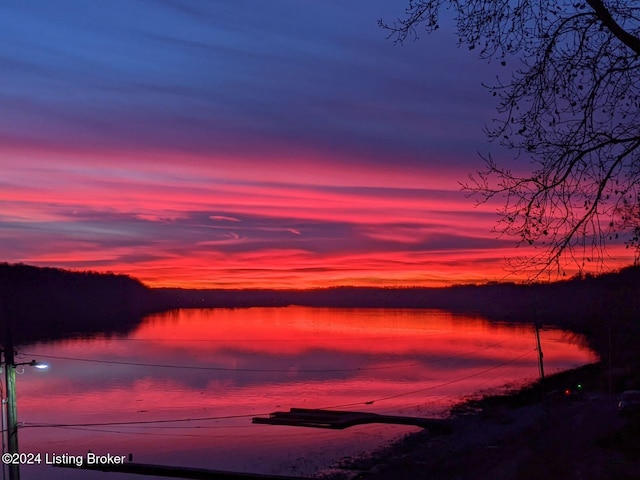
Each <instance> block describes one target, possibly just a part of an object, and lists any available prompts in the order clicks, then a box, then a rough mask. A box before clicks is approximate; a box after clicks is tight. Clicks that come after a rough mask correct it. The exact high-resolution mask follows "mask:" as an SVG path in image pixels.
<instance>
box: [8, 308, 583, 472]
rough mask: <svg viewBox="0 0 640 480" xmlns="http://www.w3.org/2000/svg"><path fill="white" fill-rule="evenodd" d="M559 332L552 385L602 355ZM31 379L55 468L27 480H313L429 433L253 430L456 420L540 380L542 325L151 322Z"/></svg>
mask: <svg viewBox="0 0 640 480" xmlns="http://www.w3.org/2000/svg"><path fill="white" fill-rule="evenodd" d="M572 339H573V337H572V336H570V335H567V334H566V333H564V332H562V331H560V330H557V329H544V330H543V331H542V332H541V344H542V349H543V351H544V362H545V370H546V371H547V372H549V373H553V372H555V371H559V370H565V369H568V368H572V367H576V366H579V365H583V364H585V363H588V362H590V361H593V360H594V359H595V357H594V355H593V354H592V353H591V352H589V351H588V350H586V349H585V348H584V347H582V346H580V345H579V344H578V343H576V342H575V341H573V340H572ZM18 354H19V355H18V357H17V359H16V360H17V361H18V362H28V361H30V360H31V359H36V360H38V361H44V362H47V363H48V364H49V365H50V368H49V369H48V370H46V371H36V369H33V368H31V367H29V366H24V367H20V368H19V373H22V375H18V376H17V399H18V400H17V401H18V417H19V421H20V430H19V442H20V450H21V452H23V453H33V454H40V462H39V463H40V464H39V465H24V466H22V467H21V473H22V480H30V479H34V480H35V479H40V478H50V479H63V478H64V479H76V478H77V479H93V478H95V479H98V478H100V479H108V480H111V479H114V480H116V479H121V478H122V479H125V478H151V477H139V476H134V475H124V474H115V473H110V474H105V473H100V472H87V471H74V470H69V469H67V468H56V467H53V466H51V465H46V464H45V460H47V461H51V460H52V459H54V458H58V460H60V458H59V457H54V455H59V456H63V457H64V456H65V455H66V456H67V457H69V458H68V460H67V461H68V462H72V460H73V459H72V458H71V457H72V456H73V457H75V456H77V455H84V454H86V453H87V452H88V451H92V452H94V453H96V454H101V455H104V454H111V455H115V456H126V457H127V458H128V456H129V455H130V454H131V456H132V458H133V461H134V462H140V463H151V464H162V465H174V466H189V467H199V468H209V469H218V470H232V471H247V472H256V473H269V474H280V475H309V474H313V473H316V472H318V471H320V470H322V469H325V468H327V467H328V466H329V465H331V464H333V463H335V462H336V461H339V460H340V459H342V458H345V457H347V456H353V455H358V454H362V453H364V452H366V451H369V450H372V449H376V448H379V447H381V446H383V445H385V444H388V443H389V442H392V441H393V440H395V439H397V438H399V437H400V436H402V435H405V434H407V433H409V432H412V431H417V428H416V427H410V426H395V425H362V426H356V427H352V428H349V429H346V430H337V431H336V430H326V429H312V428H301V427H288V426H273V425H258V424H252V422H251V419H252V417H255V416H268V414H269V413H271V412H274V411H286V410H288V409H289V408H292V407H304V408H333V409H341V410H354V411H366V412H375V413H385V414H394V415H407V416H423V417H441V416H443V415H445V413H446V410H447V408H448V407H449V406H451V404H452V403H454V402H456V401H459V400H460V399H461V398H463V397H464V396H467V395H472V394H474V393H478V392H482V391H495V390H499V389H501V388H504V387H505V386H519V385H522V384H524V383H526V382H530V381H532V380H535V378H536V377H537V376H538V360H537V359H538V356H537V351H536V342H535V335H534V332H533V328H532V327H531V326H530V325H514V324H496V323H491V322H489V321H487V320H485V319H483V318H481V317H473V316H465V315H458V314H453V313H450V312H445V311H438V310H412V309H335V308H332V309H330V308H308V307H283V308H248V309H201V310H198V309H189V310H187V309H185V310H177V311H172V312H167V313H163V314H157V315H152V316H149V317H147V318H145V319H144V320H143V322H142V323H141V324H140V326H139V327H138V328H137V329H136V330H135V331H133V332H131V333H130V334H129V335H127V336H110V337H107V336H95V337H92V338H73V339H67V340H63V341H55V342H53V341H52V342H42V343H38V344H35V345H25V346H22V347H20V348H19V349H18Z"/></svg>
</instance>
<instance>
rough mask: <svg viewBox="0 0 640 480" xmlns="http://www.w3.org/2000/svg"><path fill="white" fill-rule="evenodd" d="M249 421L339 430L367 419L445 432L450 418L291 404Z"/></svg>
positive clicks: (368, 420) (368, 421)
mask: <svg viewBox="0 0 640 480" xmlns="http://www.w3.org/2000/svg"><path fill="white" fill-rule="evenodd" d="M252 423H263V424H267V425H289V426H294V427H313V428H332V429H336V430H342V429H345V428H349V427H353V426H354V425H364V424H368V423H389V424H395V425H415V426H416V427H421V428H425V429H428V430H430V431H432V432H433V433H445V432H447V431H448V430H449V421H448V420H445V419H438V418H420V417H404V416H398V415H380V414H377V413H368V412H349V411H342V410H320V409H311V408H292V409H290V410H289V411H288V412H274V413H272V414H270V415H269V417H267V418H265V417H254V418H253V419H252Z"/></svg>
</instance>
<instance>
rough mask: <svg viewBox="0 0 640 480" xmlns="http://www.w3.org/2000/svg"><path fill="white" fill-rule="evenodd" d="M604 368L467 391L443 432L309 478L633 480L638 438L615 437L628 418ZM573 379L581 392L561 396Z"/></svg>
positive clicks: (638, 470) (409, 438) (408, 439)
mask: <svg viewBox="0 0 640 480" xmlns="http://www.w3.org/2000/svg"><path fill="white" fill-rule="evenodd" d="M604 370H605V369H604V367H603V365H602V363H601V362H597V363H592V364H587V365H584V366H582V367H578V368H575V369H571V370H567V371H564V372H560V373H557V374H554V375H552V376H550V377H547V379H545V385H541V384H540V381H537V382H535V383H533V384H531V385H529V386H525V387H523V388H521V389H517V390H513V391H507V392H506V393H503V394H489V395H485V396H480V395H473V396H471V397H469V398H466V399H463V400H462V401H461V402H458V403H456V404H455V405H454V406H452V407H451V409H450V410H449V415H448V418H449V419H450V421H451V432H450V433H449V434H442V435H434V434H432V433H430V432H428V431H422V432H417V433H413V434H409V435H406V436H405V437H403V438H401V439H400V440H398V441H396V442H394V443H393V444H391V445H389V446H386V447H383V448H381V449H379V450H376V451H373V452H369V453H367V454H365V455H363V456H360V457H358V458H348V459H344V460H343V461H341V462H338V463H337V464H335V465H333V466H332V467H331V468H330V469H327V470H325V471H324V472H321V473H320V474H319V475H318V476H317V477H316V478H321V479H325V480H356V479H358V480H359V479H370V480H378V479H380V480H383V479H387V478H394V479H397V480H410V479H411V480H413V479H416V478H425V479H427V478H428V479H430V480H434V479H435V480H438V479H442V480H448V479H453V478H455V479H457V480H464V479H469V480H471V479H473V480H482V479H486V480H490V479H491V480H498V479H505V480H506V479H510V478H519V479H520V478H523V479H529V478H531V479H534V478H535V479H539V478H568V479H571V478H581V479H583V480H604V479H612V480H613V479H616V480H617V479H634V478H640V455H639V453H640V442H638V445H637V447H638V449H636V445H635V444H633V443H632V444H631V445H626V447H630V448H627V449H626V450H625V448H624V445H623V446H622V447H620V445H617V444H616V442H615V440H616V439H617V440H619V437H620V433H619V432H621V431H622V430H623V429H625V428H628V425H629V424H630V423H629V422H634V421H635V419H632V420H629V419H624V418H621V417H620V416H619V415H618V413H617V410H616V408H615V407H616V398H617V397H616V396H615V395H612V394H610V393H609V392H608V391H607V387H608V385H606V383H607V380H608V379H607V378H606V372H605V371H604ZM578 384H580V385H583V390H580V391H579V392H577V391H574V392H572V394H571V395H567V394H565V389H573V388H575V386H576V385H578ZM543 387H544V389H543ZM603 387H604V388H603ZM543 395H544V397H543ZM543 398H544V401H543ZM633 425H635V424H633ZM634 431H635V430H634ZM639 431H640V429H639ZM625 435H627V434H625ZM624 438H626V436H625V437H624ZM636 440H637V439H636ZM633 441H634V439H633V438H630V439H629V441H628V442H626V443H629V442H633ZM623 443H625V441H624V440H623ZM612 445H613V446H612ZM616 446H617V447H618V448H615V447H616ZM629 451H631V456H630V455H629Z"/></svg>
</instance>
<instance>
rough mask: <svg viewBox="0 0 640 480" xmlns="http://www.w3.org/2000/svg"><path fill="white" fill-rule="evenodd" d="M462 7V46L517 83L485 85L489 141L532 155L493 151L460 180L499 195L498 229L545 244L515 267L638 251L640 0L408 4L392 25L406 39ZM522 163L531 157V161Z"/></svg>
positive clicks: (583, 263)
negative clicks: (612, 248)
mask: <svg viewBox="0 0 640 480" xmlns="http://www.w3.org/2000/svg"><path fill="white" fill-rule="evenodd" d="M448 13H453V14H454V18H455V20H454V22H455V23H456V31H457V33H458V36H459V44H460V45H466V46H467V47H468V48H469V49H471V50H473V49H477V50H479V53H480V57H481V58H483V59H487V60H497V61H498V62H499V63H500V65H501V66H502V67H501V68H502V69H503V70H504V72H505V75H503V76H508V77H510V78H509V79H508V80H506V81H505V80H504V79H499V80H498V81H497V83H496V84H495V85H491V86H487V88H489V89H490V91H491V92H492V93H493V95H494V96H495V97H496V98H497V100H498V112H499V114H500V115H499V118H498V119H497V120H494V121H493V122H492V123H491V125H490V126H488V127H487V128H486V132H487V134H488V137H489V138H490V139H491V140H493V141H497V142H499V143H501V144H503V145H505V146H507V147H509V148H511V149H513V150H514V151H515V156H516V158H518V159H521V160H529V161H530V164H531V165H532V167H531V168H530V170H529V171H528V172H527V173H521V172H519V171H516V169H510V168H507V167H504V166H501V165H499V164H498V163H497V162H496V161H495V160H494V159H493V158H492V157H491V155H487V156H484V157H483V159H484V162H485V168H484V169H482V170H480V171H478V172H477V173H476V174H474V175H470V180H469V181H468V182H467V183H465V184H463V188H464V189H466V190H467V191H468V192H470V193H471V194H474V195H476V196H477V198H478V199H479V202H481V203H482V202H486V201H488V200H490V199H493V198H500V199H501V201H503V203H502V208H501V210H500V212H499V214H500V218H499V221H498V224H497V226H496V230H497V231H498V232H500V234H503V235H512V236H515V237H516V238H517V241H518V243H519V244H524V245H534V246H536V247H538V249H537V250H536V251H535V252H536V253H534V254H533V255H532V256H529V257H526V258H520V259H516V260H514V261H512V262H511V264H510V265H511V267H512V268H513V269H514V270H524V269H527V270H528V271H529V272H530V273H531V275H532V276H533V278H537V276H539V275H540V274H541V273H543V272H546V273H552V272H556V273H564V269H565V267H566V266H567V265H574V266H576V267H577V268H578V269H579V271H581V272H582V271H583V270H584V269H585V268H586V267H587V265H588V264H589V263H590V262H592V265H594V266H597V267H602V266H603V265H604V262H605V260H606V257H607V255H606V248H605V247H606V245H607V244H610V242H612V241H613V242H616V241H619V242H622V241H624V242H625V243H626V245H627V247H628V248H632V249H634V250H635V254H636V257H635V258H636V262H637V261H638V252H639V251H640V249H639V247H640V245H639V244H640V2H638V1H631V0H611V1H606V2H605V1H603V0H587V1H580V0H575V1H562V0H560V1H547V0H492V1H489V0H467V1H464V0H462V1H454V0H409V4H408V6H407V8H406V10H405V15H404V16H403V17H402V18H400V19H398V20H396V21H395V22H394V23H391V24H387V23H384V22H383V21H380V24H381V26H383V27H384V28H386V29H388V31H389V32H390V37H392V38H393V39H394V40H395V41H396V42H399V43H402V42H404V41H405V40H407V39H408V38H417V37H418V27H420V29H424V30H425V31H426V32H428V33H430V32H432V31H434V30H437V29H438V28H439V22H440V20H441V19H442V20H443V21H444V17H445V16H447V17H449V15H448ZM522 163H524V162H522Z"/></svg>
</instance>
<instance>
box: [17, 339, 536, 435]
mask: <svg viewBox="0 0 640 480" xmlns="http://www.w3.org/2000/svg"><path fill="white" fill-rule="evenodd" d="M535 351H536V349H532V350H528V351H527V352H525V353H523V354H521V355H518V356H517V357H514V358H512V359H510V360H508V361H506V362H503V363H500V364H497V365H492V366H491V367H488V368H485V369H483V370H480V371H477V372H474V373H472V374H469V375H465V376H462V377H458V378H456V379H453V380H449V381H447V382H442V383H439V384H436V385H430V386H429V387H425V388H421V389H417V390H411V391H407V392H403V393H399V394H395V395H388V396H385V397H379V398H376V399H372V400H365V401H360V402H353V403H347V404H341V405H331V406H325V407H320V408H321V409H331V408H343V407H351V406H357V405H372V404H374V403H377V402H382V401H385V400H391V399H394V398H400V397H404V396H408V395H414V394H417V393H423V392H426V391H430V390H435V389H437V388H441V387H444V386H448V385H451V384H454V383H457V382H461V381H463V380H468V379H469V378H473V377H477V376H479V375H482V374H484V373H486V372H489V371H491V370H495V369H497V368H500V367H503V366H505V365H508V364H511V363H513V362H515V361H517V360H519V359H521V358H524V357H525V356H527V355H530V354H531V353H532V352H535ZM265 415H270V412H265V413H251V414H238V415H220V416H207V417H193V418H191V417H189V418H178V419H160V420H132V421H122V422H83V423H24V424H22V425H21V428H62V427H101V426H129V425H152V424H155V425H157V424H164V423H183V422H197V421H210V420H227V419H235V418H248V417H256V416H265Z"/></svg>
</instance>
